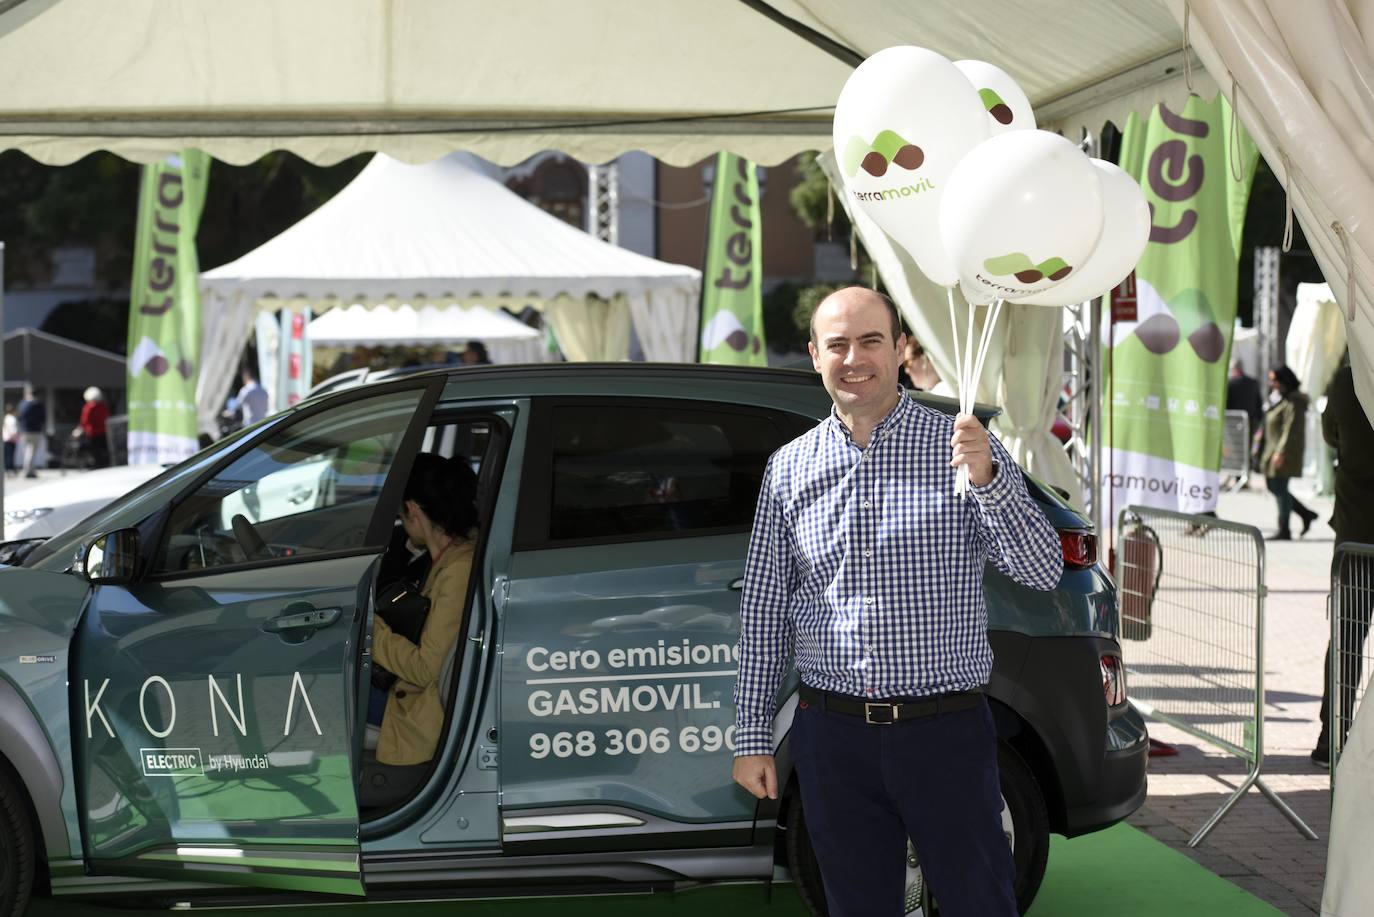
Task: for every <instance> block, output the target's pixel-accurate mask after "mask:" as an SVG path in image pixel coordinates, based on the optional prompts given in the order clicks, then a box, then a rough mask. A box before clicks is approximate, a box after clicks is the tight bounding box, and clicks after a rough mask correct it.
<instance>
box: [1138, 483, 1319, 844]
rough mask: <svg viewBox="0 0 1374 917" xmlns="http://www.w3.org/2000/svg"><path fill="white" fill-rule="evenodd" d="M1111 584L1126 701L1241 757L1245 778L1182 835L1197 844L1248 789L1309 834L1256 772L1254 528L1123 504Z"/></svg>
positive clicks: (1259, 683)
mask: <svg viewBox="0 0 1374 917" xmlns="http://www.w3.org/2000/svg"><path fill="white" fill-rule="evenodd" d="M1116 531H1117V551H1116V570H1115V573H1116V582H1117V588H1118V596H1117V598H1118V606H1117V607H1118V610H1119V614H1120V616H1121V620H1120V634H1121V637H1122V640H1123V645H1122V655H1123V657H1124V661H1125V665H1126V674H1127V688H1128V694H1129V696H1130V699H1131V703H1132V704H1133V705H1134V706H1135V707H1136V708H1137V709H1138V710H1140V712H1141V713H1142V714H1143V715H1145V716H1146V717H1149V718H1151V719H1154V720H1158V721H1159V722H1162V723H1168V724H1169V725H1171V726H1174V727H1176V728H1178V729H1181V730H1182V731H1184V732H1186V733H1188V734H1189V735H1191V736H1193V737H1194V738H1197V739H1200V740H1202V741H1204V742H1207V743H1208V744H1210V745H1213V746H1215V747H1217V748H1220V749H1222V750H1223V751H1226V752H1229V753H1230V754H1232V755H1235V756H1236V757H1237V758H1240V759H1241V760H1242V761H1243V762H1244V763H1245V765H1246V767H1247V773H1246V777H1245V779H1244V780H1243V781H1242V782H1241V784H1240V786H1239V787H1237V788H1236V790H1235V792H1234V793H1232V794H1231V796H1230V798H1229V799H1227V800H1226V801H1225V802H1224V803H1223V804H1222V806H1221V808H1219V809H1217V811H1216V812H1215V813H1213V815H1212V816H1211V817H1210V818H1209V819H1208V820H1207V822H1206V823H1205V824H1204V825H1203V826H1202V827H1201V828H1199V829H1198V831H1197V833H1196V834H1194V835H1193V836H1192V838H1191V839H1190V840H1189V841H1188V846H1190V847H1196V846H1197V845H1198V844H1200V843H1202V841H1203V839H1204V838H1206V837H1207V835H1208V834H1209V833H1210V832H1211V830H1212V829H1213V828H1215V827H1216V825H1217V823H1218V822H1220V821H1221V819H1222V818H1223V817H1224V816H1225V815H1226V813H1227V812H1229V811H1230V810H1231V809H1232V807H1234V806H1235V804H1236V803H1237V802H1239V801H1240V799H1241V797H1242V796H1244V795H1245V794H1246V792H1247V791H1248V790H1249V789H1250V787H1252V786H1254V787H1258V788H1259V790H1260V792H1261V793H1263V794H1264V795H1265V796H1266V797H1267V798H1268V799H1269V801H1270V802H1272V803H1273V804H1274V805H1275V806H1276V807H1277V808H1278V809H1279V811H1280V812H1282V813H1283V814H1284V816H1286V817H1287V818H1288V820H1289V821H1290V822H1292V823H1293V825H1294V826H1295V827H1296V828H1297V829H1298V830H1299V831H1301V832H1302V833H1303V834H1304V835H1306V836H1307V837H1308V838H1309V839H1316V836H1317V835H1316V834H1315V833H1314V832H1313V831H1312V829H1311V828H1309V827H1308V826H1307V825H1306V824H1304V823H1303V821H1302V819H1300V818H1299V817H1298V816H1297V815H1296V814H1295V813H1294V812H1293V810H1292V809H1290V808H1289V807H1288V805H1287V804H1286V803H1285V802H1284V801H1283V800H1282V799H1280V798H1279V797H1278V796H1277V795H1276V794H1275V793H1274V792H1273V791H1272V790H1271V789H1269V787H1268V786H1267V785H1266V784H1265V783H1264V781H1263V780H1262V779H1261V778H1260V768H1261V767H1262V766H1263V763H1264V595H1265V588H1264V540H1263V538H1262V537H1261V536H1260V533H1259V530H1258V529H1256V528H1255V527H1254V526H1249V525H1241V524H1239V523H1235V522H1228V521H1225V520H1221V519H1216V518H1214V517H1212V516H1195V515H1188V514H1185V513H1176V512H1171V511H1169V510H1163V509H1152V508H1148V507H1142V506H1130V507H1127V508H1126V509H1124V510H1122V511H1121V514H1120V516H1119V517H1118V521H1117V529H1116Z"/></svg>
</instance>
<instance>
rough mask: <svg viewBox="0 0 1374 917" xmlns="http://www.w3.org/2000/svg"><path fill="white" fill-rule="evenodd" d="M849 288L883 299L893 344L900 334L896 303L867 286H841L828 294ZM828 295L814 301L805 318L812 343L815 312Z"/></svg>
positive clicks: (899, 319) (814, 333)
mask: <svg viewBox="0 0 1374 917" xmlns="http://www.w3.org/2000/svg"><path fill="white" fill-rule="evenodd" d="M850 290H862V291H863V292H865V293H871V294H873V295H874V296H876V297H878V298H879V299H881V300H882V301H883V305H884V306H886V307H887V317H888V318H889V319H890V320H891V321H892V343H893V345H894V346H895V345H896V343H897V338H899V337H901V336H902V316H901V313H899V312H898V311H897V304H896V303H895V302H893V301H892V300H891V298H889V297H888V295H887V294H886V293H879V292H878V291H877V290H871V289H869V288H868V287H841V288H840V289H838V290H836V291H835V292H833V293H831V294H830V296H838V295H840V294H841V293H847V292H849V291H850ZM830 296H827V297H825V298H824V299H822V300H821V301H820V302H818V303H816V305H814V306H813V307H812V308H811V316H810V317H809V318H808V319H807V325H808V326H810V328H811V340H812V342H813V343H814V342H815V340H816V313H817V312H819V311H820V308H821V306H823V305H825V304H826V302H827V301H829V299H830Z"/></svg>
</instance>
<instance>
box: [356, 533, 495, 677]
mask: <svg viewBox="0 0 1374 917" xmlns="http://www.w3.org/2000/svg"><path fill="white" fill-rule="evenodd" d="M471 569H472V562H471V559H470V558H469V559H464V560H461V561H454V562H453V563H451V564H448V565H447V566H445V567H444V568H443V569H442V570H440V571H439V572H438V574H437V575H436V576H435V578H434V583H433V584H432V585H431V586H430V589H429V592H428V593H427V595H428V596H429V614H428V615H426V617H425V626H424V630H422V631H421V632H420V645H419V646H416V645H415V644H414V643H411V642H410V641H409V640H407V639H406V638H405V637H402V636H401V635H400V634H398V633H396V632H395V631H394V630H392V629H391V628H390V627H389V626H388V625H387V623H386V622H385V621H383V620H382V619H381V617H380V616H377V617H374V618H373V619H372V620H373V625H372V655H373V656H374V657H375V658H376V660H377V661H378V662H379V663H381V665H382V668H384V669H386V670H387V671H389V672H394V673H395V674H396V675H397V677H399V678H400V679H401V680H402V681H405V682H409V683H410V684H412V685H415V686H416V687H418V688H427V687H429V686H430V685H432V684H434V683H435V682H437V681H438V680H439V674H440V673H441V672H442V671H443V670H444V661H445V660H446V659H447V658H448V651H449V650H450V649H452V648H453V644H454V641H456V640H457V639H458V628H459V627H460V626H461V625H462V623H463V606H464V605H465V604H466V601H467V591H468V573H469V571H470V570H471Z"/></svg>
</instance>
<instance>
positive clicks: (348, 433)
mask: <svg viewBox="0 0 1374 917" xmlns="http://www.w3.org/2000/svg"><path fill="white" fill-rule="evenodd" d="M420 397H421V393H420V391H419V390H409V391H404V392H394V393H390V394H387V395H380V396H377V397H374V398H365V399H360V400H358V401H351V402H348V403H346V404H343V405H340V406H338V407H336V408H333V409H330V410H326V411H323V412H320V413H317V414H312V415H309V416H307V417H305V418H304V419H302V420H300V421H298V422H296V423H294V424H292V425H290V426H287V427H283V428H281V429H278V430H274V431H273V432H272V433H271V434H270V435H268V436H267V437H266V438H265V439H264V440H262V441H261V442H259V443H258V444H257V445H255V446H254V447H253V448H252V449H250V450H248V451H247V452H245V453H244V454H243V455H241V456H239V457H238V458H237V459H235V460H234V461H233V462H231V463H230V464H229V465H227V466H226V467H224V468H222V469H220V470H219V471H218V472H216V473H215V475H214V476H213V477H212V478H211V479H210V480H208V481H206V482H205V483H203V484H201V485H200V486H199V487H198V488H197V489H196V490H195V491H194V492H192V493H191V494H189V495H187V496H186V497H185V498H184V499H183V500H181V501H180V502H179V503H178V504H177V505H176V507H175V508H174V509H173V511H172V514H171V517H170V519H169V520H168V523H167V528H166V534H165V536H164V538H163V544H162V549H161V551H160V552H159V556H158V559H157V563H156V565H155V568H154V569H155V572H161V573H169V572H175V571H181V570H199V569H204V568H208V567H217V566H223V565H226V564H237V563H245V562H248V561H262V560H270V559H273V558H284V557H296V556H300V555H303V554H317V553H321V552H326V551H344V550H350V549H355V548H360V547H362V546H363V544H364V541H365V538H366V534H367V528H368V524H369V523H370V522H371V520H372V515H373V512H374V511H375V509H376V504H377V498H378V496H379V495H380V493H381V490H382V485H383V484H384V483H385V481H386V477H387V474H388V472H390V470H391V465H392V462H393V461H394V459H395V457H396V450H397V448H398V447H399V445H400V442H401V437H402V435H403V434H404V433H405V431H406V428H407V426H408V425H409V423H410V419H411V417H412V415H413V414H414V412H415V409H416V406H417V405H418V402H419V399H420Z"/></svg>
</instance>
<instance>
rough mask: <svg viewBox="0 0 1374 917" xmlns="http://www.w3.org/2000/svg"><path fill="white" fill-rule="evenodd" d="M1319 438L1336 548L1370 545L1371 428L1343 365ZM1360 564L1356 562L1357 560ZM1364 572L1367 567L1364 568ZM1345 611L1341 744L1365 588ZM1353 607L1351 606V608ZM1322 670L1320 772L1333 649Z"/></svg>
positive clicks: (1356, 671)
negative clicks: (1331, 489)
mask: <svg viewBox="0 0 1374 917" xmlns="http://www.w3.org/2000/svg"><path fill="white" fill-rule="evenodd" d="M1322 437H1323V438H1324V439H1325V440H1326V442H1327V445H1329V446H1330V447H1331V448H1332V449H1333V450H1335V452H1336V511H1335V512H1334V513H1333V514H1332V516H1331V527H1332V528H1333V529H1335V530H1336V544H1337V545H1339V544H1340V543H1341V542H1343V541H1355V542H1362V543H1365V544H1369V543H1371V542H1374V427H1371V426H1370V424H1369V416H1368V415H1367V414H1366V413H1365V410H1364V408H1363V407H1362V406H1361V405H1360V401H1359V398H1357V397H1356V395H1355V377H1354V376H1353V375H1352V374H1351V371H1350V364H1349V363H1347V364H1345V365H1344V366H1342V367H1341V368H1340V369H1338V370H1336V375H1335V376H1334V377H1333V378H1332V379H1331V384H1330V385H1329V386H1327V389H1326V410H1324V411H1322ZM1355 563H1358V561H1355ZM1366 569H1367V568H1366ZM1340 572H1341V573H1342V574H1343V577H1342V581H1343V582H1344V581H1348V580H1349V579H1351V578H1352V577H1351V576H1350V571H1349V570H1348V569H1347V570H1344V571H1340ZM1346 597H1347V601H1346V604H1345V608H1344V609H1343V618H1344V619H1345V622H1346V623H1345V627H1344V632H1343V633H1342V635H1341V641H1342V642H1343V643H1344V644H1345V646H1344V647H1343V650H1344V651H1343V652H1342V653H1341V673H1340V677H1341V689H1342V690H1341V714H1340V715H1341V727H1342V735H1341V738H1342V741H1344V738H1345V735H1344V733H1345V731H1346V730H1348V729H1349V728H1350V716H1351V712H1352V711H1353V710H1354V707H1355V685H1356V683H1357V682H1358V681H1359V680H1360V674H1361V672H1360V669H1361V665H1360V662H1361V648H1362V647H1363V646H1364V641H1365V637H1366V636H1367V635H1368V634H1369V618H1370V606H1371V604H1374V596H1371V595H1370V592H1369V589H1368V588H1363V589H1360V588H1356V589H1350V590H1347V591H1346ZM1352 606H1353V607H1352ZM1322 671H1323V672H1324V673H1325V674H1324V676H1323V679H1322V681H1323V686H1322V709H1321V735H1319V736H1318V737H1317V745H1316V747H1315V748H1313V749H1312V762H1313V763H1314V764H1317V765H1320V766H1322V767H1329V766H1330V765H1331V741H1330V735H1329V726H1330V720H1329V716H1330V712H1331V646H1330V645H1329V644H1328V646H1327V648H1326V665H1325V666H1324V667H1323V669H1322Z"/></svg>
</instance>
